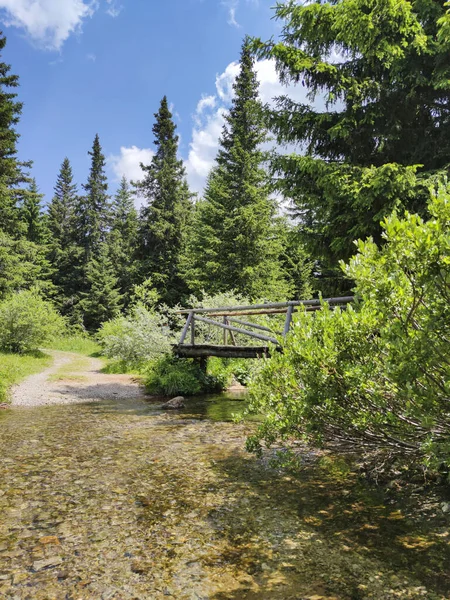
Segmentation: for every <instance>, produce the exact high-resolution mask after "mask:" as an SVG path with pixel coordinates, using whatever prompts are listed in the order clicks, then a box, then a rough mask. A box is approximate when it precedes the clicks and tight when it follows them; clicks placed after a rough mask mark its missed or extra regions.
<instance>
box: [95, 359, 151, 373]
mask: <svg viewBox="0 0 450 600" xmlns="http://www.w3.org/2000/svg"><path fill="white" fill-rule="evenodd" d="M102 373H106V374H107V375H124V374H127V375H141V374H142V371H141V370H140V369H139V368H138V367H137V366H131V365H129V364H128V363H127V362H126V361H124V360H110V361H109V362H108V363H107V364H106V365H105V366H104V367H103V369H102Z"/></svg>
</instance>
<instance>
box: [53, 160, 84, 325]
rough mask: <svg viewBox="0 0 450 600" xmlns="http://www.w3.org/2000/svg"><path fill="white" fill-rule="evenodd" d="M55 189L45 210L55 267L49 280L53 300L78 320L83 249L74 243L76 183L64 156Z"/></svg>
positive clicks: (76, 234)
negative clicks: (51, 286)
mask: <svg viewBox="0 0 450 600" xmlns="http://www.w3.org/2000/svg"><path fill="white" fill-rule="evenodd" d="M54 189H55V193H54V196H53V198H52V201H51V203H50V206H49V209H48V229H49V232H50V236H49V244H48V245H49V255H48V256H49V260H50V262H51V264H52V265H53V267H54V269H53V277H52V279H53V283H54V285H55V286H56V289H57V296H56V299H55V300H56V303H57V305H58V308H59V310H60V311H61V312H62V313H63V314H64V315H68V316H69V317H70V318H73V319H74V320H76V321H78V319H79V316H78V314H74V311H75V312H76V310H75V307H76V306H77V304H78V302H79V291H80V290H79V287H80V284H81V283H82V280H83V274H82V271H83V250H82V248H81V247H80V246H79V245H77V240H78V231H77V225H78V223H77V220H76V215H75V209H76V206H77V202H78V195H77V186H76V184H75V183H74V182H73V173H72V167H71V164H70V161H69V159H68V158H67V157H66V158H65V159H64V160H63V162H62V165H61V168H60V171H59V174H58V178H57V180H56V185H55V188H54Z"/></svg>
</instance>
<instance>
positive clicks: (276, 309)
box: [178, 296, 354, 347]
mask: <svg viewBox="0 0 450 600" xmlns="http://www.w3.org/2000/svg"><path fill="white" fill-rule="evenodd" d="M353 300H354V296H344V297H342V298H326V299H324V300H317V299H314V300H292V301H288V302H268V303H264V304H252V305H249V306H224V307H220V308H191V309H184V310H180V311H178V314H181V315H186V323H185V325H184V328H183V331H182V332H181V338H180V341H179V347H182V346H186V338H187V337H188V334H189V332H190V340H189V341H190V346H195V326H196V323H197V322H198V323H205V324H207V325H210V326H213V327H218V328H220V329H223V344H224V346H227V345H228V334H230V338H231V341H232V344H233V345H234V346H236V339H235V334H240V335H244V336H248V337H250V338H253V339H256V340H260V341H263V342H268V343H272V344H278V340H277V338H276V337H274V335H277V334H278V335H282V336H283V337H285V336H286V335H287V333H288V332H289V330H290V328H291V324H292V316H293V314H294V313H295V312H297V311H299V310H300V309H301V308H303V310H304V311H306V312H313V311H316V310H320V309H321V308H322V305H323V303H327V304H328V305H329V306H330V307H331V308H336V307H344V306H346V305H347V304H349V303H350V302H353ZM276 314H285V315H286V317H285V321H284V329H283V331H282V332H274V331H273V329H271V328H270V327H267V326H265V325H261V324H259V323H252V322H251V321H248V320H242V318H241V317H245V316H256V315H276ZM236 317H239V318H236ZM217 318H220V319H221V320H220V321H217V320H214V319H217ZM236 325H239V327H236ZM252 330H256V331H252Z"/></svg>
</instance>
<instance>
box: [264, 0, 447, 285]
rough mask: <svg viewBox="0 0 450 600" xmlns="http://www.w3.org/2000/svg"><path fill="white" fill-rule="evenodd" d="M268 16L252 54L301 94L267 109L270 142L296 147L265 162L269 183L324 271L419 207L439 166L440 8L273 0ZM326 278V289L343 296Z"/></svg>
mask: <svg viewBox="0 0 450 600" xmlns="http://www.w3.org/2000/svg"><path fill="white" fill-rule="evenodd" d="M275 14H276V18H277V19H279V20H281V21H282V22H283V28H282V33H281V39H280V40H279V41H277V42H274V40H273V39H271V40H269V41H268V42H266V43H262V42H261V41H260V40H256V41H255V42H254V47H255V50H256V53H257V55H258V57H259V58H264V59H270V60H275V61H276V66H277V71H278V73H279V75H280V79H281V82H282V83H284V84H291V85H295V84H297V85H300V84H301V85H302V86H304V87H305V90H306V91H308V92H309V96H308V100H309V101H308V100H305V101H304V102H301V103H298V102H295V101H294V100H292V98H289V97H281V98H278V101H277V102H276V105H275V109H273V110H271V111H269V114H268V117H269V121H270V128H271V129H272V131H273V132H274V133H275V134H276V136H277V139H278V142H279V143H280V144H282V145H286V144H289V145H296V146H297V147H299V148H301V149H302V152H301V153H300V152H297V153H292V154H290V155H286V153H280V154H279V155H278V156H277V157H276V158H275V159H274V160H273V164H272V166H273V172H274V175H275V184H276V188H277V190H278V191H279V192H280V193H281V194H282V195H283V196H284V197H285V198H287V199H290V200H291V201H292V206H293V208H294V212H295V214H296V216H297V217H298V218H299V219H298V222H299V229H300V232H301V234H302V239H303V241H304V242H306V243H307V244H308V247H309V249H310V252H311V253H312V254H313V255H314V257H315V258H316V259H319V260H320V261H321V269H320V270H321V271H322V272H323V273H326V272H327V271H328V272H330V273H332V272H333V269H334V268H335V267H336V266H337V263H338V261H339V260H340V259H344V260H345V259H347V258H348V257H349V256H351V255H352V254H353V253H354V252H355V246H354V243H353V240H355V239H357V238H366V237H368V236H371V237H372V238H373V239H374V241H376V242H377V243H383V236H382V228H381V226H380V222H381V221H382V220H383V219H384V218H385V217H386V216H387V215H388V214H389V213H390V212H391V211H392V210H393V209H394V208H397V209H399V210H402V209H404V208H406V209H408V210H410V211H413V212H423V211H424V209H425V205H426V202H427V199H428V196H429V194H428V189H429V187H434V186H435V183H436V174H437V173H438V172H439V171H447V172H448V167H449V164H450V105H449V90H450V67H449V64H450V63H449V56H450V36H449V31H450V26H449V23H450V12H449V11H448V7H446V5H445V3H443V2H441V1H436V0H429V1H426V2H423V1H422V0H411V1H409V0H398V1H396V2H382V1H380V0H372V1H370V2H365V1H363V0H340V1H339V2H336V1H334V0H330V1H320V2H319V1H314V2H307V3H305V2H302V3H298V2H293V1H291V2H286V3H284V4H281V3H280V4H278V5H277V7H276V12H275ZM314 99H319V100H320V101H319V102H313V101H314ZM324 101H325V102H324ZM338 271H340V269H338ZM336 272H337V271H336ZM344 283H345V282H344ZM331 284H332V286H334V288H335V289H334V290H333V289H332V288H331V289H330V288H329V290H328V292H327V293H336V291H344V290H343V289H342V288H341V290H339V289H336V288H337V286H339V285H341V284H340V282H339V281H335V282H334V283H332V282H331ZM346 285H347V286H350V287H351V283H349V282H348V281H347V284H346Z"/></svg>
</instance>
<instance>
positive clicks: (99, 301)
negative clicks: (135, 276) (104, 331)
mask: <svg viewBox="0 0 450 600" xmlns="http://www.w3.org/2000/svg"><path fill="white" fill-rule="evenodd" d="M86 278H87V291H86V292H85V293H84V294H83V299H82V300H81V302H80V306H81V309H82V311H83V321H84V325H85V327H86V329H88V330H89V331H95V330H97V329H98V328H99V327H100V325H101V324H102V323H103V322H104V321H108V320H109V319H113V318H114V317H116V316H117V315H118V314H119V311H120V306H121V296H120V291H119V288H118V280H117V277H116V276H115V272H114V266H113V264H112V261H111V259H110V257H109V251H108V246H107V244H101V245H100V247H99V248H98V250H97V253H96V256H95V257H94V256H93V257H91V259H90V261H89V263H88V265H87V270H86Z"/></svg>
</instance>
